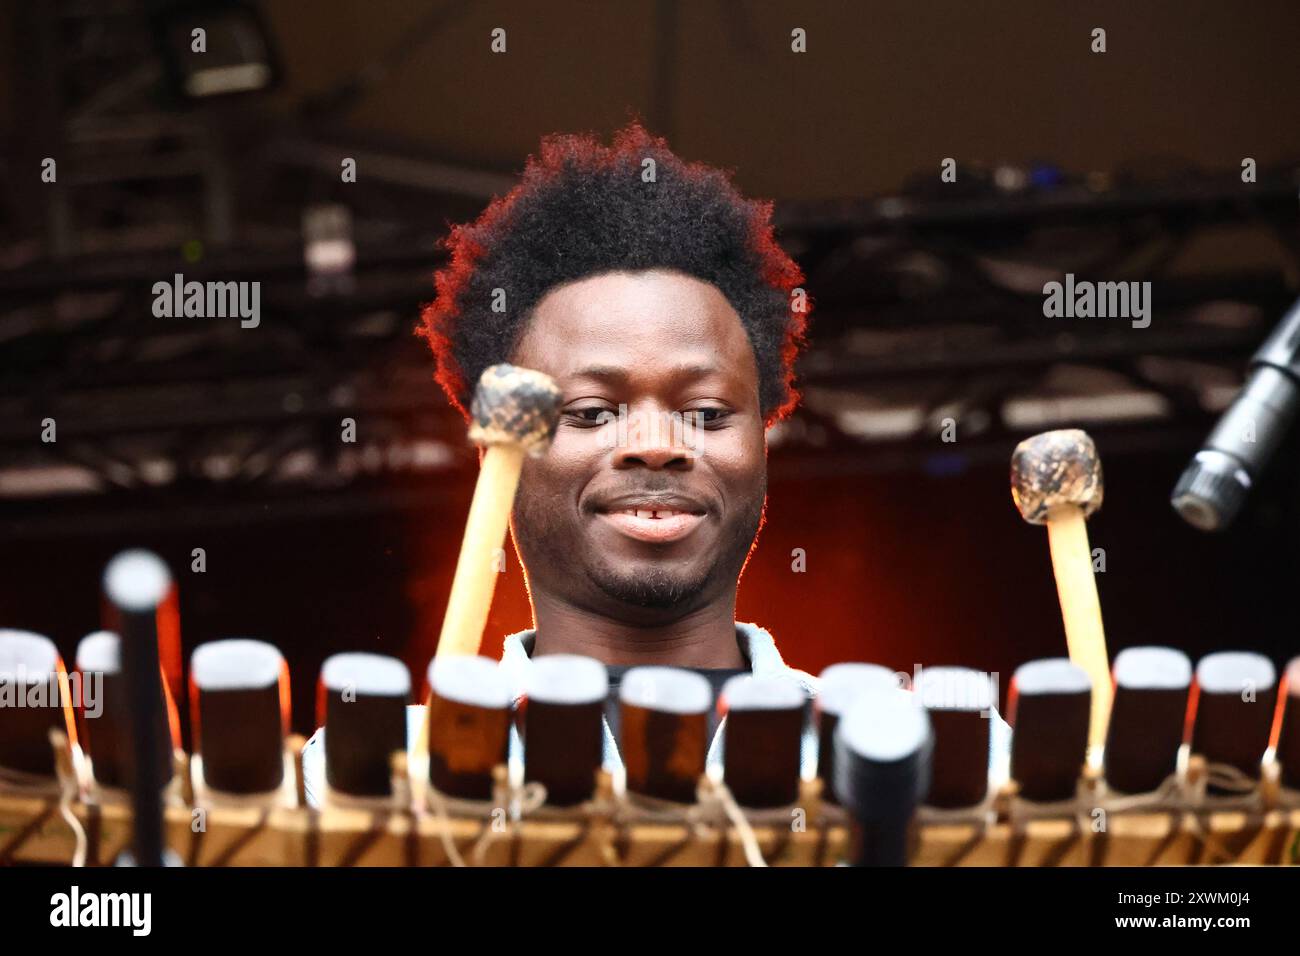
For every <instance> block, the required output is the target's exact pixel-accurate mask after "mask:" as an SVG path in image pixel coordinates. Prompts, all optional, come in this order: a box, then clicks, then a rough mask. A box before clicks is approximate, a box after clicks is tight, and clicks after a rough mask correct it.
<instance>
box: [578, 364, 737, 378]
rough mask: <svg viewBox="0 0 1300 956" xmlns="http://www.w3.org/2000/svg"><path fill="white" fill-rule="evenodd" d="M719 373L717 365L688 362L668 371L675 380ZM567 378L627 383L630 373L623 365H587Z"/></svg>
mask: <svg viewBox="0 0 1300 956" xmlns="http://www.w3.org/2000/svg"><path fill="white" fill-rule="evenodd" d="M719 371H720V369H719V368H718V367H717V366H716V365H711V364H707V363H706V364H699V363H693V362H688V363H683V364H681V365H674V366H673V367H672V368H671V369H669V370H668V374H669V375H671V376H672V377H673V378H703V377H705V376H706V375H716V374H718V372H719ZM567 377H568V378H590V379H595V380H596V381H600V382H626V381H627V379H628V378H629V372H628V369H627V368H625V367H624V366H622V365H587V366H585V367H583V368H580V369H575V370H574V371H572V372H570V373H569V375H568V376H567Z"/></svg>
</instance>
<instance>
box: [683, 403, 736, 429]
mask: <svg viewBox="0 0 1300 956" xmlns="http://www.w3.org/2000/svg"><path fill="white" fill-rule="evenodd" d="M684 417H685V418H686V420H687V421H688V422H690V423H691V424H693V425H707V424H711V423H714V422H718V421H721V420H722V419H723V418H726V417H727V410H726V409H725V408H715V407H713V406H710V407H708V408H692V409H689V410H688V411H686V412H685V416H684Z"/></svg>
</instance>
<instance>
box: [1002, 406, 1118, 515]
mask: <svg viewBox="0 0 1300 956" xmlns="http://www.w3.org/2000/svg"><path fill="white" fill-rule="evenodd" d="M1102 490H1103V485H1102V478H1101V460H1100V459H1099V458H1098V457H1097V446H1096V445H1094V444H1093V442H1092V438H1091V437H1089V435H1088V433H1087V432H1085V431H1082V430H1080V429H1078V428H1066V429H1061V430H1059V431H1050V432H1043V433H1042V434H1039V435H1034V436H1033V437H1032V438H1026V439H1025V440H1024V441H1022V442H1021V443H1020V444H1019V445H1017V446H1016V450H1015V451H1014V452H1012V454H1011V498H1012V500H1014V501H1015V503H1016V508H1017V509H1019V511H1020V516H1021V517H1022V518H1024V519H1025V520H1026V521H1028V522H1029V523H1030V524H1046V523H1047V519H1048V517H1049V515H1050V514H1051V512H1052V511H1053V510H1055V509H1056V508H1059V507H1061V506H1063V505H1074V506H1077V507H1079V508H1081V509H1082V510H1083V516H1084V517H1085V518H1086V517H1088V516H1089V515H1091V514H1092V513H1093V512H1094V511H1096V510H1097V509H1098V508H1100V507H1101V498H1102Z"/></svg>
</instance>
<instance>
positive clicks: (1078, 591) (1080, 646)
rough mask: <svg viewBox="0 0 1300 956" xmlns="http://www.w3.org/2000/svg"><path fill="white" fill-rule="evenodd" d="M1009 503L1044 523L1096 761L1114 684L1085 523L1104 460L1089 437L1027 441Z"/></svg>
mask: <svg viewBox="0 0 1300 956" xmlns="http://www.w3.org/2000/svg"><path fill="white" fill-rule="evenodd" d="M1011 497H1012V499H1013V500H1014V501H1015V503H1016V508H1018V509H1019V511H1020V516H1021V517H1022V518H1024V519H1025V520H1026V521H1028V522H1029V523H1030V524H1045V525H1047V541H1048V545H1049V547H1050V548H1051V552H1052V571H1053V572H1054V573H1055V575H1056V593H1057V595H1058V596H1059V597H1060V600H1061V617H1062V618H1063V620H1064V622H1065V641H1066V645H1067V646H1068V647H1069V651H1070V660H1072V661H1074V663H1076V664H1078V665H1079V666H1080V667H1081V668H1083V670H1084V673H1086V674H1087V675H1088V678H1089V679H1090V680H1091V681H1092V714H1091V717H1090V719H1089V723H1088V749H1089V759H1090V760H1091V761H1093V762H1094V763H1095V761H1096V760H1098V759H1099V758H1100V754H1101V748H1102V746H1103V744H1104V743H1105V741H1106V725H1107V723H1108V721H1109V719H1110V702H1111V682H1110V663H1109V658H1108V657H1107V655H1106V633H1105V631H1104V630H1103V629H1102V624H1101V603H1100V602H1099V601H1098V600H1097V582H1096V580H1095V579H1094V577H1093V574H1092V551H1091V549H1090V548H1089V547H1088V528H1087V526H1086V525H1085V524H1084V521H1085V520H1086V519H1087V518H1088V516H1089V515H1091V514H1092V513H1093V512H1094V511H1096V510H1097V509H1098V508H1099V507H1101V498H1102V478H1101V462H1100V461H1099V460H1098V458H1097V447H1096V446H1095V445H1094V444H1093V442H1092V438H1090V437H1089V436H1088V433H1087V432H1084V431H1081V430H1079V429H1077V428H1070V429H1063V430H1061V431H1051V432H1043V433H1042V434H1041V435H1035V436H1033V437H1032V438H1026V439H1025V440H1024V441H1022V442H1021V443H1020V444H1019V445H1017V446H1016V450H1015V451H1014V452H1013V453H1012V455H1011Z"/></svg>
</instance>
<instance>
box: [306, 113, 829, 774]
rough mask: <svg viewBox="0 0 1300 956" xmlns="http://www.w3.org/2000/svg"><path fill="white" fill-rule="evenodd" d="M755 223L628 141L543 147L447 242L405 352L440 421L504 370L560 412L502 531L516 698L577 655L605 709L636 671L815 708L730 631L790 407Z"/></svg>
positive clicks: (763, 232)
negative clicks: (699, 677) (554, 659)
mask: <svg viewBox="0 0 1300 956" xmlns="http://www.w3.org/2000/svg"><path fill="white" fill-rule="evenodd" d="M770 216H771V204H770V203H765V202H755V201H751V200H747V199H745V198H743V197H742V196H741V195H740V194H739V193H738V192H737V190H736V189H735V187H734V186H733V185H732V184H731V182H730V180H729V177H728V176H727V175H726V174H725V173H723V172H721V171H719V170H716V169H710V168H708V167H705V166H701V165H698V164H690V163H686V162H684V161H683V160H681V159H680V158H678V157H677V156H675V155H674V154H673V153H672V152H671V151H670V150H669V148H668V146H667V144H666V143H665V142H664V141H663V140H662V139H660V138H657V137H654V136H651V135H650V134H649V133H647V132H646V131H645V130H644V129H643V128H642V127H641V126H640V124H638V123H633V124H631V125H629V126H628V127H627V128H625V129H623V130H621V131H620V132H618V133H617V134H616V135H615V137H614V140H613V144H612V146H610V147H605V146H603V145H602V144H600V143H599V142H598V141H596V140H594V139H591V138H588V137H581V136H569V135H559V136H551V137H547V138H546V139H544V140H543V142H542V147H541V150H540V154H539V156H537V157H531V158H530V160H529V162H528V164H527V166H526V169H525V171H524V174H523V177H522V180H521V182H520V183H519V185H518V186H517V187H516V188H515V189H514V190H513V191H512V192H511V193H509V194H508V195H507V196H505V197H503V198H500V199H497V200H495V201H494V202H493V203H492V204H491V205H490V206H489V207H488V208H487V210H486V211H485V212H484V213H483V214H482V215H481V216H480V217H479V219H478V220H477V221H476V222H474V223H473V224H470V225H465V226H458V227H455V228H454V229H453V230H452V231H451V233H450V235H449V237H448V239H447V240H446V245H447V248H448V251H449V252H450V259H449V262H448V265H447V266H446V267H445V268H444V269H443V270H441V271H440V272H439V273H438V274H437V276H436V284H437V293H438V294H437V298H436V300H435V301H434V302H433V303H432V304H431V305H429V306H428V307H427V308H426V310H425V312H424V316H423V326H422V329H421V332H422V334H423V335H424V336H425V337H426V338H427V340H428V341H429V343H430V345H431V347H432V349H433V353H434V356H435V357H436V359H437V380H438V382H439V384H441V386H442V387H443V389H444V390H445V391H446V393H447V395H448V397H449V398H450V400H451V402H452V403H453V404H454V405H455V407H456V408H457V409H458V410H459V411H460V412H461V413H462V415H465V416H466V417H468V413H467V409H468V408H469V404H470V400H471V398H472V396H473V389H474V386H475V384H476V383H477V381H478V378H479V375H480V374H481V373H482V371H483V370H484V369H485V368H487V367H488V366H490V365H494V364H496V363H499V362H510V363H513V364H516V365H521V366H524V367H527V368H532V369H537V370H539V371H542V372H545V373H546V374H548V375H550V376H551V377H552V378H553V379H554V380H555V382H556V384H557V385H558V386H559V388H560V389H561V390H562V392H563V399H562V410H561V417H560V423H559V426H558V429H557V431H556V434H555V438H554V440H553V442H552V444H551V447H550V448H549V450H548V451H547V452H546V454H545V455H543V456H542V457H540V458H535V459H534V458H529V459H527V460H526V461H525V464H524V468H523V473H522V475H521V479H520V484H519V491H518V494H517V497H516V499H515V504H514V510H513V513H512V516H511V523H510V527H511V537H512V538H513V540H514V542H515V547H516V550H517V553H518V556H519V559H520V562H521V564H522V566H523V568H524V575H525V581H526V583H527V587H528V594H529V598H530V601H531V603H532V608H533V624H534V626H533V627H532V628H530V629H528V630H524V631H521V632H519V633H517V634H512V635H510V636H509V637H507V638H506V641H505V647H504V652H503V656H502V663H503V666H505V667H507V668H508V669H510V670H511V671H512V672H513V676H514V678H515V680H516V681H517V684H516V686H519V685H520V684H521V683H522V680H523V676H524V673H525V671H526V669H527V667H528V664H529V662H530V661H531V660H532V659H533V658H535V657H537V656H539V655H543V654H557V653H572V654H584V655H587V656H589V657H593V658H595V659H597V660H599V661H602V662H603V663H605V664H606V665H607V666H608V669H609V673H610V683H611V697H612V698H613V697H616V695H617V686H618V682H619V681H620V680H621V679H622V677H623V675H624V673H625V672H626V671H627V669H628V668H630V667H633V666H638V665H648V664H659V665H673V666H676V667H684V668H690V669H693V670H696V671H698V672H700V673H702V674H704V675H705V676H706V677H708V678H709V680H710V681H711V683H712V684H713V687H714V690H715V693H716V692H717V691H718V690H720V688H721V686H722V684H723V683H724V682H725V680H726V679H727V678H729V677H731V676H732V675H734V674H740V673H752V674H755V675H784V676H787V677H789V678H790V679H792V680H795V681H797V682H798V683H799V684H800V685H801V686H802V687H803V688H804V690H805V692H806V693H808V694H809V695H810V696H811V695H812V694H814V693H815V690H816V686H815V681H814V680H813V678H811V677H810V676H809V675H807V674H805V673H804V672H803V671H799V670H795V669H793V668H790V667H788V666H787V665H786V664H785V663H784V661H783V660H782V657H781V655H780V653H779V652H778V650H777V648H776V644H775V642H774V641H773V638H772V636H771V635H770V634H769V633H768V632H767V631H765V630H764V629H763V628H761V627H759V626H757V625H755V624H748V623H742V622H738V621H736V619H735V610H736V587H737V583H738V581H739V579H740V575H741V573H742V572H743V570H744V567H745V564H746V562H747V561H748V558H749V555H750V552H751V550H752V549H753V547H754V545H755V542H756V539H757V535H758V531H759V528H760V527H761V526H762V523H763V511H764V504H765V500H766V493H767V471H766V459H767V442H766V433H767V429H768V428H770V427H771V426H772V425H773V424H775V423H776V422H777V421H779V420H780V419H781V418H782V417H784V416H785V415H786V414H787V413H788V412H789V411H790V410H791V409H792V408H793V407H794V406H795V404H796V402H797V400H798V395H797V392H796V390H795V388H794V385H793V371H792V366H793V363H794V359H795V356H796V355H797V353H798V352H799V350H800V349H801V348H802V346H803V344H804V333H805V327H806V319H807V308H808V306H807V299H806V297H805V295H804V293H803V290H802V289H801V288H800V283H801V282H802V281H803V275H802V273H801V271H800V269H799V267H798V266H797V265H796V264H795V263H794V262H793V261H792V260H791V259H790V257H789V256H788V255H786V253H785V252H784V251H783V250H782V249H781V248H780V247H779V246H778V245H777V243H776V241H775V240H774V238H773V234H772V226H771V222H770ZM795 599H796V600H797V596H795ZM413 710H414V709H413ZM608 711H609V717H608V721H609V722H608V724H607V727H606V736H605V761H606V764H607V766H610V767H617V766H618V765H619V763H620V756H619V753H618V744H617V741H618V727H617V718H618V709H617V707H610V708H608ZM415 719H419V718H418V717H417V718H415ZM719 729H720V728H719ZM318 737H319V734H318V735H317V738H313V741H315V740H317V739H318ZM720 740H721V734H718V733H715V735H714V739H713V746H712V747H711V748H710V751H709V762H710V764H717V763H718V762H719V761H720V759H721V750H720V747H719V743H720ZM809 744H810V741H809V740H808V739H807V738H806V739H805V747H804V753H805V770H807V764H808V758H809V757H810V755H811V754H812V753H813V752H814V750H815V747H812V746H810V745H809ZM309 746H310V745H309ZM514 746H515V747H516V748H517V746H518V741H517V740H516V741H514ZM316 759H318V758H316Z"/></svg>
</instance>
